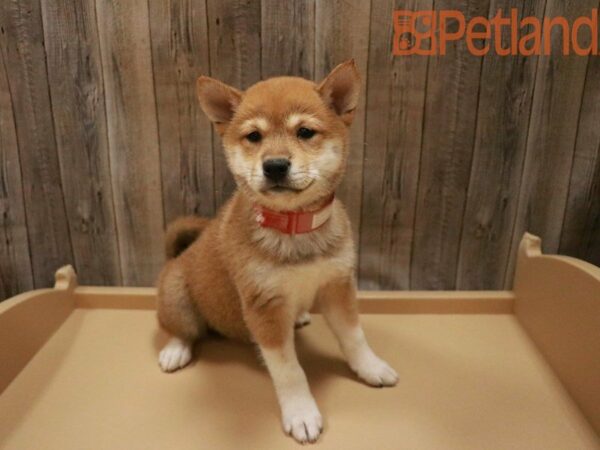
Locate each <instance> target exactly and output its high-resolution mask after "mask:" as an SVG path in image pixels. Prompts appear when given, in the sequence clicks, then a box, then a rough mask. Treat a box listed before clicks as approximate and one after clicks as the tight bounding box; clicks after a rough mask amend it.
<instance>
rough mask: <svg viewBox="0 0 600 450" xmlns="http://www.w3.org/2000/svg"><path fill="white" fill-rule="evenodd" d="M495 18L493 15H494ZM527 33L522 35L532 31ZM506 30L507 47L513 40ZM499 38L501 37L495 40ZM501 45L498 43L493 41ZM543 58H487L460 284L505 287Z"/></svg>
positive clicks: (526, 7) (529, 6) (535, 10)
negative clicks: (533, 102) (530, 119)
mask: <svg viewBox="0 0 600 450" xmlns="http://www.w3.org/2000/svg"><path fill="white" fill-rule="evenodd" d="M545 6H546V0H529V1H526V2H523V1H520V0H519V1H517V0H494V1H492V3H491V7H490V14H491V15H492V16H493V15H495V14H496V12H497V11H498V10H499V9H501V10H502V11H504V12H505V13H504V14H505V15H506V14H507V12H508V11H510V9H511V8H517V7H519V20H521V19H522V18H523V17H529V16H534V17H542V16H543V14H544V8H545ZM490 18H491V17H490ZM529 32H530V30H526V32H525V33H523V32H521V33H520V34H519V35H518V36H519V37H520V36H523V35H524V34H527V33H529ZM510 33H511V31H510V29H509V28H508V27H505V28H504V32H503V36H502V40H503V42H504V47H505V48H507V47H508V44H507V43H508V42H510ZM494 42H495V41H494ZM492 45H495V43H492ZM537 62H538V58H537V57H535V56H523V55H520V56H499V55H498V54H497V53H496V52H495V51H494V52H490V53H489V54H488V55H487V56H486V57H485V58H484V62H483V69H482V74H481V82H480V95H479V104H478V107H477V131H476V135H475V148H474V151H473V163H472V167H471V177H470V182H469V189H468V195H467V204H466V208H465V214H464V219H463V225H462V237H461V240H460V250H459V259H458V273H457V280H456V287H457V288H458V289H501V288H502V286H503V284H504V272H505V269H506V264H507V263H508V256H509V251H510V245H511V242H512V232H513V230H512V227H513V223H514V220H515V214H516V210H517V203H518V199H519V188H520V185H521V173H522V167H523V160H524V156H525V150H526V147H527V134H528V131H529V116H530V114H531V105H532V98H533V87H534V84H535V73H536V72H535V71H536V67H537Z"/></svg>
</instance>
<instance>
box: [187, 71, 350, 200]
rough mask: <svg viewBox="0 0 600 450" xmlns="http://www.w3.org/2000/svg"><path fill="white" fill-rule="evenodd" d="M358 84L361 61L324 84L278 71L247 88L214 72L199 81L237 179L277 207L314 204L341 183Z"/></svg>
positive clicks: (252, 193)
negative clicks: (216, 76) (231, 83)
mask: <svg viewBox="0 0 600 450" xmlns="http://www.w3.org/2000/svg"><path fill="white" fill-rule="evenodd" d="M359 87H360V77H359V74H358V70H357V69H356V66H355V64H354V61H348V62H345V63H343V64H340V65H339V66H337V67H336V68H335V69H333V71H332V72H331V73H330V74H329V75H328V76H327V77H326V78H325V80H323V81H322V82H321V83H320V84H318V85H317V84H315V83H313V82H312V81H308V80H305V79H303V78H295V77H278V78H271V79H268V80H266V81H261V82H259V83H256V84H255V85H253V86H251V87H250V88H248V89H247V90H246V91H244V92H242V91H239V90H237V89H235V88H233V87H231V86H228V85H226V84H224V83H222V82H220V81H218V80H215V79H213V78H209V77H200V78H199V79H198V83H197V89H198V97H199V99H200V105H201V107H202V109H203V110H204V112H205V113H206V115H207V116H208V118H209V119H210V120H211V121H212V122H213V124H214V126H215V128H216V130H217V132H218V133H219V134H220V135H221V136H222V138H223V146H224V149H225V154H226V158H227V162H228V165H229V168H230V170H231V172H232V173H233V176H234V177H235V180H236V182H237V184H238V186H239V187H240V189H242V190H243V191H244V192H245V193H246V194H248V195H250V196H251V197H252V198H253V200H254V201H256V202H258V203H260V204H262V205H264V206H267V207H269V208H273V209H278V210H293V209H298V208H302V207H305V206H308V205H312V204H314V203H316V202H319V201H321V200H322V199H324V198H326V197H328V196H329V195H331V193H332V192H333V191H334V190H335V188H336V186H337V185H338V184H339V182H340V179H341V177H342V175H343V173H344V170H345V166H346V159H347V155H348V127H349V126H350V124H351V123H352V119H353V116H354V111H355V109H356V105H357V102H358V93H359Z"/></svg>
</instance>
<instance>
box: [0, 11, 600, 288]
mask: <svg viewBox="0 0 600 450" xmlns="http://www.w3.org/2000/svg"><path fill="white" fill-rule="evenodd" d="M546 4H547V7H546V9H545V10H544V7H545V5H546ZM488 7H489V8H488ZM511 7H517V8H519V11H520V16H532V15H533V16H537V17H538V18H541V17H542V16H544V15H546V16H549V17H554V16H566V17H567V18H568V19H570V21H572V20H573V19H574V18H576V17H577V16H589V14H590V11H591V9H592V8H593V7H598V0H580V1H579V0H577V1H576V0H568V1H563V0H560V1H559V0H525V1H524V2H517V1H516V0H377V1H375V0H372V1H362V0H332V1H329V0H328V1H319V0H294V1H291V2H280V1H275V0H261V1H254V0H205V1H202V0H201V1H193V0H167V1H160V0H131V1H128V2H124V1H123V0H82V1H81V2H75V1H73V0H44V1H43V2H42V1H41V0H25V1H17V0H6V1H4V2H0V52H1V53H0V213H1V216H0V224H1V233H0V258H1V260H0V296H1V297H6V296H9V295H13V294H15V293H16V292H18V291H22V290H25V289H30V288H31V287H34V286H39V287H41V286H48V285H51V284H52V277H53V273H54V270H55V269H56V268H57V267H59V266H61V265H63V264H65V263H69V262H71V263H75V265H76V267H77V269H78V271H79V276H80V278H81V279H82V281H83V282H84V283H98V284H118V283H119V282H123V283H125V284H136V285H149V284H151V283H152V282H153V281H154V279H155V277H156V274H157V273H158V271H159V269H160V266H161V264H162V261H163V252H162V235H163V227H164V222H165V221H170V220H172V219H173V218H174V217H176V216H178V215H181V214H189V213H198V214H202V215H213V214H214V213H215V211H216V208H217V207H218V206H220V205H221V204H222V203H223V202H224V201H226V199H227V198H229V196H230V194H231V192H232V191H233V189H234V183H233V180H232V178H231V176H230V174H229V171H228V169H227V166H226V162H225V158H224V155H223V152H222V149H221V143H220V139H219V137H218V136H216V135H214V133H213V131H212V130H211V127H210V125H209V123H208V121H207V119H206V118H205V116H204V114H203V113H202V112H201V111H200V108H199V107H198V103H197V99H196V94H195V79H196V77H197V76H198V75H200V74H209V75H211V76H213V77H215V78H219V79H222V80H223V81H225V82H227V83H229V84H231V85H233V86H236V87H238V88H241V89H245V88H247V87H248V86H250V85H251V84H253V83H254V82H256V81H258V80H259V79H261V78H267V77H270V76H277V75H282V74H284V75H285V74H287V75H299V76H305V77H308V78H311V79H314V80H315V81H319V80H320V79H321V78H322V77H324V76H325V75H326V74H327V73H328V72H329V71H330V70H331V69H332V68H333V67H334V66H335V65H337V64H339V63H340V62H342V61H344V60H346V59H349V58H354V59H355V60H356V62H357V64H358V66H359V68H360V70H361V73H362V75H363V92H362V97H361V102H362V103H361V104H360V106H359V109H358V111H357V115H356V119H355V123H354V124H353V126H352V130H351V141H352V149H351V157H350V161H349V166H348V173H347V176H346V178H345V180H344V182H343V184H342V186H341V187H340V189H339V191H338V195H339V197H340V198H341V199H342V200H343V201H344V203H345V204H346V205H347V207H348V210H349V213H350V216H351V220H352V223H353V226H354V233H355V238H356V241H357V248H358V251H359V256H360V258H359V267H358V271H359V282H360V284H361V286H362V287H363V288H369V289H406V288H413V289H453V288H455V287H457V288H461V289H492V288H500V287H502V286H506V287H509V286H510V284H511V280H512V271H513V267H514V265H513V262H514V257H515V250H516V245H517V244H518V242H519V240H520V238H521V235H522V233H523V231H525V230H529V231H531V232H534V233H537V234H540V235H541V236H542V238H543V240H544V244H545V246H546V248H545V250H546V251H550V252H554V251H556V250H558V251H560V252H563V253H567V254H570V255H574V256H577V257H580V258H584V259H587V260H589V261H591V262H594V263H596V264H600V131H599V130H600V128H599V127H598V124H599V123H600V122H599V120H600V109H599V108H600V107H599V106H598V105H600V67H599V66H600V62H599V61H600V58H598V57H594V58H586V57H579V56H573V55H572V56H569V57H564V56H563V55H561V54H559V51H558V50H559V48H560V44H561V35H560V33H559V32H555V33H553V36H552V39H553V47H554V49H555V52H554V54H553V55H552V56H551V57H541V58H537V57H535V56H533V57H522V56H517V57H512V56H509V57H500V56H497V55H495V54H494V53H493V52H492V53H491V54H489V55H487V56H486V57H485V58H481V57H476V56H473V55H470V54H469V53H468V51H467V49H466V48H465V47H466V45H465V42H464V41H461V42H460V43H457V44H454V43H450V44H449V47H448V52H447V53H448V54H447V55H445V56H436V57H420V56H408V57H406V56H405V57H400V56H393V55H392V39H393V34H394V30H393V22H392V11H393V10H395V9H413V10H428V9H430V8H434V9H436V10H437V11H441V10H444V9H446V10H447V9H451V10H460V11H462V12H464V13H465V16H466V18H467V19H469V18H471V17H473V16H477V15H482V16H487V17H492V16H494V15H495V14H496V13H497V11H498V9H502V10H503V14H504V16H506V15H508V13H509V9H510V8H511ZM44 25H45V26H44ZM450 27H451V29H452V27H456V24H450ZM584 30H585V28H584ZM508 33H509V30H508V29H506V30H505V38H507V37H508V36H507V34H508ZM580 35H581V36H582V37H583V36H584V35H585V31H582V32H580ZM44 37H45V39H44ZM588 38H589V36H588ZM492 41H493V40H492ZM492 43H493V42H492ZM582 44H584V45H585V43H582ZM359 238H360V239H359Z"/></svg>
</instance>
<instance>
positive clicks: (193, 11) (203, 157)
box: [148, 0, 215, 223]
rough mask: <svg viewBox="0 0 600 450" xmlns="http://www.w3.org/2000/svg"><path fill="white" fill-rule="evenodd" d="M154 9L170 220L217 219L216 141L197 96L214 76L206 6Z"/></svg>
mask: <svg viewBox="0 0 600 450" xmlns="http://www.w3.org/2000/svg"><path fill="white" fill-rule="evenodd" d="M148 5H149V14H150V31H151V45H152V57H153V70H154V89H155V92H156V105H157V114H158V129H159V137H160V141H159V144H160V160H161V171H162V180H163V181H162V191H163V192H162V193H163V204H164V210H165V221H166V222H167V223H168V222H171V221H172V220H173V219H175V218H176V217H178V216H180V215H184V214H200V215H205V216H212V215H213V214H214V212H215V205H214V192H213V190H214V180H213V152H212V139H213V138H212V131H211V125H210V122H209V121H208V119H207V118H206V116H205V115H204V113H203V112H202V110H201V109H200V105H199V103H198V100H197V97H196V79H197V78H198V76H200V75H207V74H209V73H210V65H209V60H208V58H209V56H208V29H207V17H206V5H205V3H204V2H197V1H192V0H171V1H168V2H167V1H162V0H150V1H149V2H148Z"/></svg>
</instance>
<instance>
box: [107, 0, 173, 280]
mask: <svg viewBox="0 0 600 450" xmlns="http://www.w3.org/2000/svg"><path fill="white" fill-rule="evenodd" d="M147 6H148V4H147V2H146V1H145V0H132V1H127V2H120V1H118V0H97V2H96V10H97V13H98V29H99V35H100V49H101V53H102V68H103V76H104V83H105V87H106V111H107V123H108V140H109V146H110V161H111V176H112V186H113V195H114V204H115V213H116V220H117V229H118V233H119V253H120V258H121V267H122V273H123V282H124V283H125V284H127V285H150V284H152V283H153V282H154V279H155V278H156V275H157V274H158V271H159V269H160V266H161V264H162V261H163V246H162V234H163V208H162V201H161V196H162V193H161V179H160V159H159V150H158V130H157V123H156V105H155V99H154V86H153V79H152V61H151V52H150V42H149V38H150V30H149V21H148V8H147Z"/></svg>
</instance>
